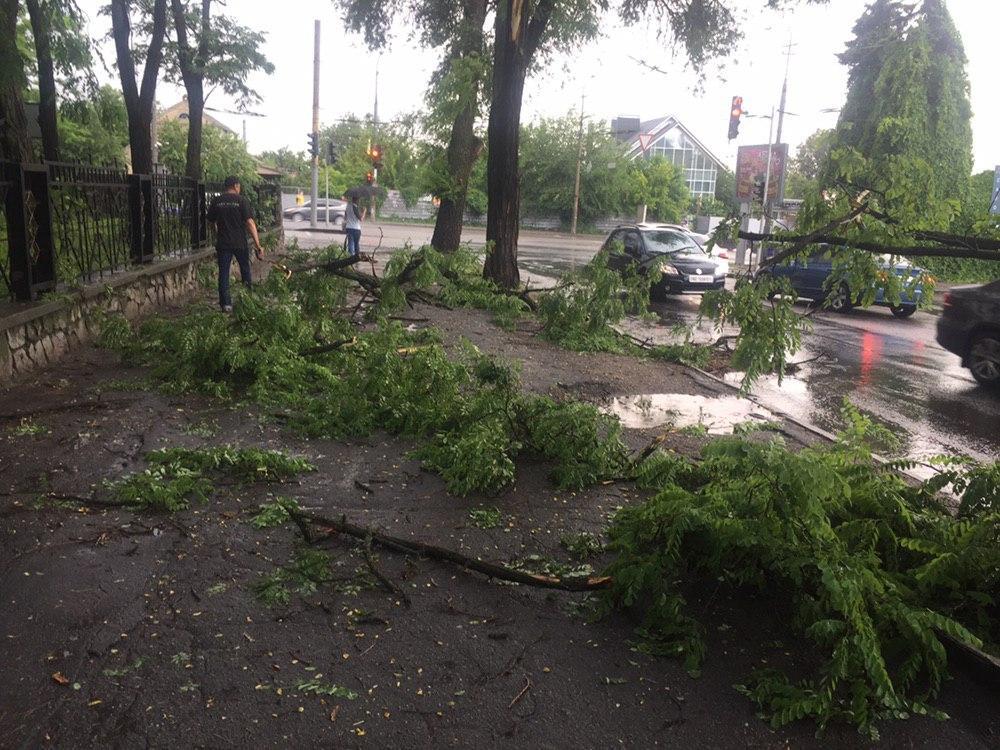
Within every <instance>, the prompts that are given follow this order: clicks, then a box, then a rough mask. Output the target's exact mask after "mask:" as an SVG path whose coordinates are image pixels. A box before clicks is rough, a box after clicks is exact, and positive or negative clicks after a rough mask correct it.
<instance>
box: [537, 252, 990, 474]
mask: <svg viewBox="0 0 1000 750" xmlns="http://www.w3.org/2000/svg"><path fill="white" fill-rule="evenodd" d="M588 259H589V258H584V257H582V255H581V254H579V253H565V254H560V255H559V256H557V257H553V255H552V254H550V253H545V254H542V253H535V252H533V251H530V250H529V251H528V252H526V253H523V254H522V265H523V266H524V267H525V268H527V269H529V270H531V271H533V272H535V273H541V274H545V275H550V276H557V275H559V274H560V273H564V272H565V271H568V270H569V269H570V268H571V267H573V266H574V265H579V264H580V263H585V262H586V261H587V260H588ZM699 299H700V298H699V297H678V298H671V299H669V300H667V301H666V302H662V303H657V304H655V305H654V308H653V309H654V311H655V312H656V313H658V314H659V316H660V318H661V320H662V322H663V324H664V326H665V327H668V326H673V325H676V324H678V323H685V324H688V325H691V324H694V323H695V321H696V319H697V311H698V302H699ZM936 322H937V318H936V317H935V316H934V315H931V314H929V313H924V312H918V313H917V314H916V315H914V316H913V317H912V318H909V319H906V320H898V319H896V318H894V317H892V315H891V314H890V313H889V311H888V310H886V309H883V308H871V309H868V310H853V311H852V312H851V313H849V314H847V315H838V314H835V313H831V312H819V313H816V314H815V315H814V316H813V329H812V331H811V332H810V333H807V334H806V335H805V336H804V337H803V349H802V350H801V351H799V352H797V353H796V354H795V356H794V357H792V359H793V360H794V361H804V360H810V359H813V358H814V357H819V359H818V360H817V361H816V362H812V363H809V364H805V365H803V366H802V367H801V368H800V369H799V370H798V371H797V372H796V373H795V375H794V376H787V377H785V378H784V380H783V381H782V382H781V384H780V385H779V384H778V380H777V378H776V377H771V378H766V379H764V380H762V381H760V382H759V383H758V384H757V386H756V387H755V388H754V395H755V396H757V398H758V399H759V400H760V401H761V403H763V404H764V405H765V406H768V407H771V408H774V409H777V410H779V411H783V412H785V413H787V414H791V415H792V416H795V417H797V418H799V419H802V420H804V421H806V422H810V423H812V424H816V425H819V426H820V427H823V428H825V429H827V430H830V431H833V432H835V431H837V430H838V429H839V428H840V427H841V422H840V419H839V413H840V408H841V406H842V404H843V401H844V399H845V398H847V399H849V400H850V401H851V403H853V404H854V405H855V406H857V407H858V408H860V409H862V410H864V411H865V412H867V413H869V414H871V415H873V416H874V417H876V418H877V419H878V420H879V421H880V422H882V423H883V424H886V425H887V426H889V427H891V428H892V429H893V431H894V432H895V433H896V434H897V435H898V436H899V438H900V439H901V440H902V441H903V449H904V451H905V453H906V455H908V456H910V457H912V458H915V459H926V458H928V457H930V456H934V455H938V454H943V453H958V454H963V455H966V456H969V457H971V458H974V459H977V460H980V461H990V460H996V459H997V458H1000V394H995V393H991V392H990V391H988V390H986V389H983V388H980V387H979V386H978V385H977V384H976V382H975V381H974V380H973V379H972V376H971V375H970V374H969V371H968V370H966V369H964V368H963V367H962V366H961V365H960V363H959V359H958V357H956V356H955V355H954V354H952V353H951V352H947V351H945V350H944V349H942V348H941V347H940V346H938V344H937V342H936V341H935V339H934V336H935V325H936ZM699 334H700V335H697V337H696V338H697V340H709V339H710V338H712V335H711V334H712V332H711V331H710V330H705V331H699ZM728 379H729V380H731V382H733V383H738V382H739V375H738V374H734V375H732V376H730V377H729V378H728Z"/></svg>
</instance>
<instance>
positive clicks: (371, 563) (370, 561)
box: [363, 537, 411, 607]
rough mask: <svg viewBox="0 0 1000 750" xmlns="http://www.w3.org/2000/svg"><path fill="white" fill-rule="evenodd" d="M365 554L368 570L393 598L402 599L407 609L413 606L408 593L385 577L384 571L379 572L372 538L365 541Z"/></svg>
mask: <svg viewBox="0 0 1000 750" xmlns="http://www.w3.org/2000/svg"><path fill="white" fill-rule="evenodd" d="M363 552H364V556H365V564H366V565H367V566H368V570H370V571H371V574H372V575H373V576H375V578H376V579H378V582H379V583H381V584H382V586H383V587H384V588H385V589H386V590H387V591H388V592H389V593H390V594H392V595H393V596H397V597H399V598H400V599H402V601H403V604H405V605H406V606H407V607H409V606H410V604H411V602H410V597H409V596H407V595H406V592H405V591H403V590H402V589H401V588H399V586H397V585H396V584H395V583H393V582H392V581H390V580H389V579H388V578H386V577H385V575H384V574H383V573H382V571H381V570H379V568H378V565H377V564H376V563H375V556H374V555H373V554H372V538H371V537H368V538H367V539H365V546H364V548H363Z"/></svg>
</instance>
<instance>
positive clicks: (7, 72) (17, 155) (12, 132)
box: [0, 0, 31, 162]
mask: <svg viewBox="0 0 1000 750" xmlns="http://www.w3.org/2000/svg"><path fill="white" fill-rule="evenodd" d="M17 13H18V0H0V158H3V159H7V160H10V161H18V162H26V161H30V160H31V141H30V140H29V139H28V121H27V119H26V117H25V115H24V88H25V83H26V79H25V75H24V60H23V58H22V56H21V51H20V50H19V49H18V45H17V38H18V34H17Z"/></svg>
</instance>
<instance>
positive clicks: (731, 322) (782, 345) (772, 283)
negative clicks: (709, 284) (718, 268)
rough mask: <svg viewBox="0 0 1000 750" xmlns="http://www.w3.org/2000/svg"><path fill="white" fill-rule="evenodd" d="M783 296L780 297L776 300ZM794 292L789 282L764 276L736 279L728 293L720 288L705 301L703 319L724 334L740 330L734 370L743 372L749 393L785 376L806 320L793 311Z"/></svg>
mask: <svg viewBox="0 0 1000 750" xmlns="http://www.w3.org/2000/svg"><path fill="white" fill-rule="evenodd" d="M776 295H780V296H776ZM794 303H795V292H794V291H793V290H792V288H791V285H790V284H789V282H788V279H787V278H778V279H776V278H775V277H773V276H771V275H769V274H761V275H759V276H758V277H757V278H756V279H754V280H752V281H751V280H749V279H746V278H741V279H738V280H737V282H736V287H735V288H734V289H733V290H732V291H730V290H728V289H719V290H715V291H710V292H706V293H705V294H704V295H703V296H702V300H701V306H700V308H699V315H700V316H702V317H705V318H708V319H709V320H711V321H713V322H714V323H715V325H716V328H717V330H719V331H720V332H721V331H722V330H723V328H725V327H727V326H735V327H737V328H738V329H739V331H740V334H739V338H738V339H737V340H736V348H735V350H734V351H733V356H732V367H733V369H735V370H740V371H742V372H743V382H742V389H743V390H744V391H747V390H749V389H750V387H751V386H752V385H753V383H754V381H756V380H757V379H758V378H759V377H761V376H762V375H767V374H769V373H777V374H778V376H779V378H780V377H781V375H782V373H783V372H784V368H785V365H786V364H787V361H788V356H789V354H790V353H792V352H795V351H796V350H797V349H798V348H799V345H800V344H801V342H802V332H803V330H804V329H805V328H806V326H807V325H808V323H807V320H806V319H805V318H802V317H801V316H799V315H798V314H797V313H796V312H795V307H794Z"/></svg>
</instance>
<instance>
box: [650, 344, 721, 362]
mask: <svg viewBox="0 0 1000 750" xmlns="http://www.w3.org/2000/svg"><path fill="white" fill-rule="evenodd" d="M649 356H650V357H652V358H653V359H660V360H663V361H664V362H676V363H678V364H682V365H691V366H692V367H700V368H704V367H705V366H706V365H707V364H708V363H709V362H710V361H711V359H712V350H711V349H710V348H709V347H707V346H701V345H699V344H692V343H691V342H690V341H686V342H684V343H683V344H659V345H657V346H654V347H653V348H652V349H650V351H649Z"/></svg>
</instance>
